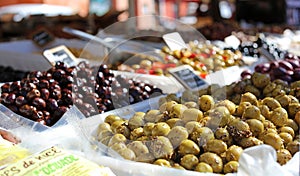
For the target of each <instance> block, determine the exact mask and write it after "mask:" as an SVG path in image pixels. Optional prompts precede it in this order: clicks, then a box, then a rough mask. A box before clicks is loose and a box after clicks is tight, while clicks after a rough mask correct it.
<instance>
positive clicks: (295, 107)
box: [288, 103, 300, 118]
mask: <svg viewBox="0 0 300 176" xmlns="http://www.w3.org/2000/svg"><path fill="white" fill-rule="evenodd" d="M299 111H300V104H299V103H291V104H289V107H288V112H289V115H290V117H292V118H293V117H295V115H296V113H298V112H299Z"/></svg>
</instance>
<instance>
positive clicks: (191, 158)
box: [180, 154, 199, 170]
mask: <svg viewBox="0 0 300 176" xmlns="http://www.w3.org/2000/svg"><path fill="white" fill-rule="evenodd" d="M198 163H199V160H198V158H197V157H196V156H195V155H192V154H187V155H184V156H183V157H182V158H181V160H180V165H181V166H183V167H184V168H186V169H189V170H192V169H193V168H194V167H195V166H196V165H197V164H198Z"/></svg>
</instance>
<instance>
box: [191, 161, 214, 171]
mask: <svg viewBox="0 0 300 176" xmlns="http://www.w3.org/2000/svg"><path fill="white" fill-rule="evenodd" d="M195 171H197V172H205V173H213V168H212V167H211V166H210V165H209V164H207V163H205V162H200V163H199V164H197V165H196V167H195Z"/></svg>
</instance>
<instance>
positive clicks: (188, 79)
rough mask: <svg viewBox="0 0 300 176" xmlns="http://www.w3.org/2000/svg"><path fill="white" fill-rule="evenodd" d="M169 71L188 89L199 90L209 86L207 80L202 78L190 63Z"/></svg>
mask: <svg viewBox="0 0 300 176" xmlns="http://www.w3.org/2000/svg"><path fill="white" fill-rule="evenodd" d="M169 72H170V73H171V74H172V75H173V76H174V77H175V78H176V79H177V80H178V81H179V82H180V83H181V84H182V85H183V86H184V87H185V88H187V89H190V90H198V89H200V88H202V87H205V86H207V83H206V81H204V80H203V79H202V78H200V77H199V76H198V75H197V74H196V73H195V72H194V71H193V69H192V68H191V67H190V66H188V65H182V66H179V67H176V68H172V69H170V70H169Z"/></svg>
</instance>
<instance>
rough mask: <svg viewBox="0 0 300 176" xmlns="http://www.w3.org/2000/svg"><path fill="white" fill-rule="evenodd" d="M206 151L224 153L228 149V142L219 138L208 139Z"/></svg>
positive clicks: (204, 147)
mask: <svg viewBox="0 0 300 176" xmlns="http://www.w3.org/2000/svg"><path fill="white" fill-rule="evenodd" d="M203 149H204V152H213V153H216V154H218V155H220V154H221V153H224V152H225V151H226V150H227V144H226V143H225V142H224V141H222V140H219V139H212V140H209V141H207V143H206V144H205V145H204V146H203Z"/></svg>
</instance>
